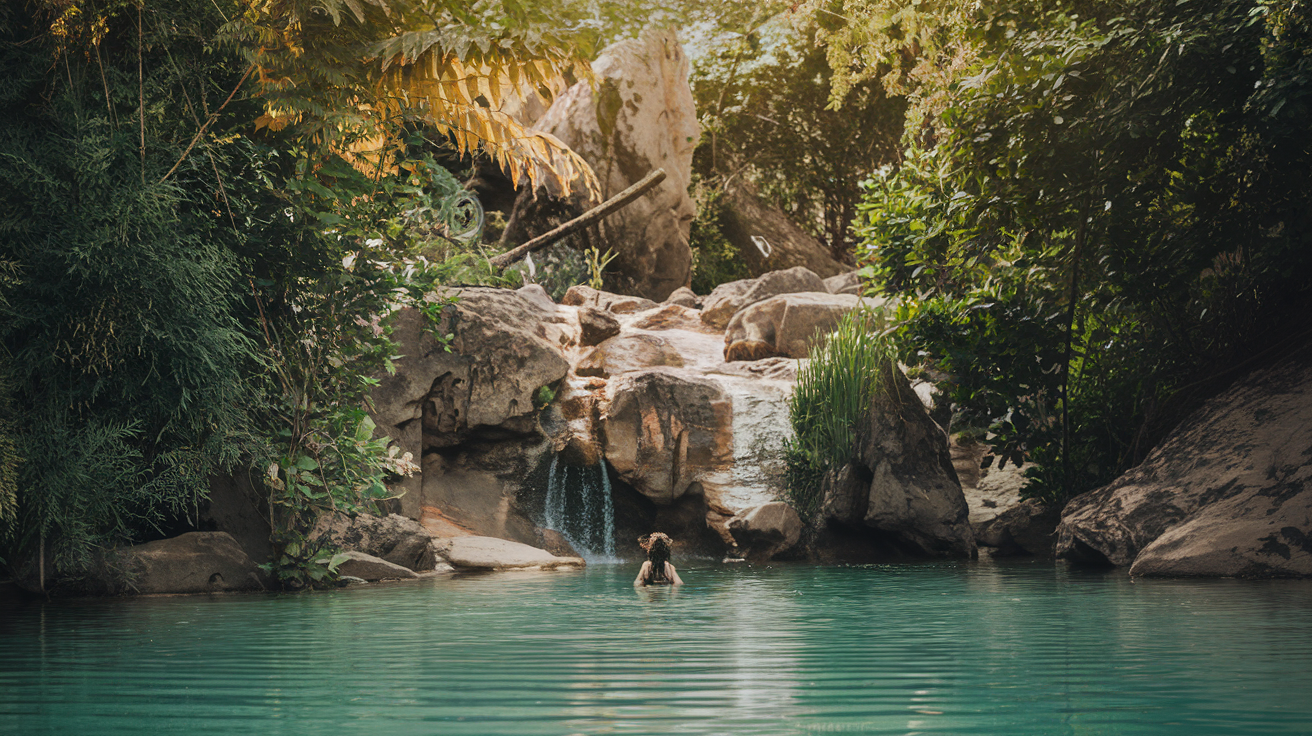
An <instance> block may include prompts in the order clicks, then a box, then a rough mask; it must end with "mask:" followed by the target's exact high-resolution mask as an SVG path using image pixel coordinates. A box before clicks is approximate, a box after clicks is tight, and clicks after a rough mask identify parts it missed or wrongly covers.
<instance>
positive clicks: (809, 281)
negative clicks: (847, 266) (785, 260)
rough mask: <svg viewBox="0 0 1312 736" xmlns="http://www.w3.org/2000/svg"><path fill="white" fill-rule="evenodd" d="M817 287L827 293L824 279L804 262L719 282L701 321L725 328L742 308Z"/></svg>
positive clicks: (705, 304) (704, 303)
mask: <svg viewBox="0 0 1312 736" xmlns="http://www.w3.org/2000/svg"><path fill="white" fill-rule="evenodd" d="M803 291H814V292H819V293H822V294H828V293H829V290H828V289H826V288H825V282H824V281H823V280H822V279H821V278H820V277H819V276H817V275H816V274H815V272H814V271H812V270H810V269H808V268H805V267H803V266H797V267H795V268H790V269H788V270H786V271H771V272H770V273H767V274H765V275H763V276H761V277H760V278H757V279H750V280H747V281H746V283H744V282H742V281H730V282H729V283H727V284H720V285H719V286H717V287H715V290H714V291H712V292H711V293H710V295H709V296H707V297H706V299H705V300H703V302H702V304H703V308H702V321H703V322H705V323H706V324H708V325H713V326H715V327H718V328H720V329H724V328H725V327H727V326H728V325H729V322H730V321H731V320H732V319H733V317H734V315H736V314H737V313H738V312H739V311H740V310H742V309H746V308H747V307H750V306H751V305H753V304H755V303H757V302H761V301H765V300H766V299H769V298H770V297H772V296H778V295H780V294H796V293H798V292H803Z"/></svg>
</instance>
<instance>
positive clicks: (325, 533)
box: [310, 514, 438, 580]
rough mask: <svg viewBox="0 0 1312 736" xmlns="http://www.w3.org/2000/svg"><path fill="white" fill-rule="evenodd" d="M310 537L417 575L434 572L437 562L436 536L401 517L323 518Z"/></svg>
mask: <svg viewBox="0 0 1312 736" xmlns="http://www.w3.org/2000/svg"><path fill="white" fill-rule="evenodd" d="M310 536H311V537H312V538H320V537H323V538H326V539H328V540H329V541H331V542H332V543H333V544H335V545H337V546H339V547H341V548H342V549H343V550H352V551H356V552H361V553H364V554H367V555H372V556H374V557H377V558H381V559H382V560H385V561H386V562H389V563H391V564H394V565H400V566H401V567H404V568H406V569H408V570H413V571H414V572H427V571H429V570H432V569H433V568H435V567H436V566H437V562H438V560H437V558H436V557H435V556H434V554H433V535H432V534H431V533H430V532H429V531H428V530H427V529H425V528H424V527H423V526H422V525H421V524H420V523H419V522H417V521H415V520H414V519H408V518H406V517H404V516H401V515H400V514H390V515H388V516H386V517H377V516H372V515H370V514H360V515H358V516H356V517H355V518H354V519H352V518H351V517H349V516H346V515H345V514H335V515H333V516H327V517H323V518H321V519H320V520H319V523H318V525H316V527H315V529H314V531H313V532H312V533H311V535H310ZM351 574H352V575H355V576H356V577H360V578H364V579H366V580H369V579H370V578H369V577H367V576H365V575H359V574H357V573H351Z"/></svg>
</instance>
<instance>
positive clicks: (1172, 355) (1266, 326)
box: [856, 0, 1312, 502]
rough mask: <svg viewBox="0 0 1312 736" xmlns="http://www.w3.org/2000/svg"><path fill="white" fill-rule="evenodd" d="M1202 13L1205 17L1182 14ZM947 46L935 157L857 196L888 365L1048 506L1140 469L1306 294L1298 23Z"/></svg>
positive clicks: (1043, 26)
mask: <svg viewBox="0 0 1312 736" xmlns="http://www.w3.org/2000/svg"><path fill="white" fill-rule="evenodd" d="M1204 8H1205V11H1206V12H1203V11H1204ZM988 11H989V14H988V16H987V17H982V18H981V19H980V20H979V22H976V23H969V24H964V25H963V26H962V28H961V30H960V31H959V33H960V36H959V37H958V38H957V39H956V41H955V43H957V44H958V45H960V46H963V47H964V46H969V47H970V48H971V49H972V57H973V58H974V62H973V64H974V66H973V67H972V68H970V69H969V70H966V71H964V72H963V73H962V74H960V75H959V76H958V77H957V80H956V81H955V82H954V83H953V84H952V85H951V86H950V91H951V95H950V101H949V103H948V104H946V105H945V106H944V107H943V111H942V116H941V117H940V118H939V119H938V120H937V125H938V136H939V138H940V142H939V145H938V147H937V148H936V149H934V150H932V151H925V152H918V151H913V152H912V153H910V154H909V155H908V157H907V163H906V165H905V166H904V167H903V168H902V169H901V170H900V171H898V172H895V173H894V172H890V173H887V174H883V175H880V176H877V177H873V178H872V179H871V180H870V181H869V182H867V184H866V203H865V204H864V205H863V207H862V212H861V216H860V218H859V221H858V223H857V225H856V232H857V233H858V234H859V236H860V237H861V238H862V240H863V259H864V260H865V261H867V262H868V263H870V264H871V266H872V268H873V269H874V271H875V272H876V273H877V275H878V277H877V279H876V282H877V283H882V289H883V290H884V291H885V292H887V293H892V294H898V295H900V296H901V297H902V307H901V310H900V312H899V316H900V318H901V319H902V326H901V328H900V329H899V331H898V333H897V335H896V342H897V345H898V351H899V354H900V356H901V357H902V358H903V359H904V360H908V361H928V362H930V363H932V364H934V365H936V366H937V367H938V368H940V369H942V370H944V371H946V372H948V373H950V374H952V383H951V386H950V387H949V388H950V390H951V392H952V399H953V403H954V405H955V406H956V407H957V409H958V411H959V412H960V415H959V421H960V422H961V423H963V424H965V425H967V426H973V427H975V428H978V429H981V430H984V429H987V431H988V432H989V433H990V439H989V441H990V443H991V444H992V445H993V446H994V449H995V451H996V452H997V453H998V454H999V455H1000V456H1001V457H1002V458H1004V459H1005V460H1009V461H1012V462H1019V461H1021V460H1031V461H1034V462H1035V463H1036V467H1035V468H1034V469H1033V470H1032V471H1031V472H1030V478H1031V482H1030V484H1029V486H1028V487H1027V489H1026V491H1027V493H1029V494H1031V495H1034V496H1038V497H1041V498H1043V499H1045V500H1048V501H1053V502H1060V501H1061V500H1063V499H1065V498H1067V497H1069V496H1070V495H1072V494H1074V493H1078V492H1081V491H1084V490H1087V489H1090V488H1093V487H1096V486H1098V485H1101V484H1103V483H1105V482H1107V481H1108V480H1110V479H1111V478H1112V477H1114V476H1115V475H1116V474H1117V473H1119V472H1120V471H1122V470H1124V469H1125V468H1127V467H1129V466H1132V465H1134V464H1136V463H1137V462H1139V461H1140V460H1141V459H1142V458H1143V457H1144V455H1145V454H1146V452H1147V451H1148V450H1149V449H1150V448H1151V447H1152V445H1153V444H1154V443H1155V442H1156V441H1157V440H1158V439H1160V437H1161V436H1163V434H1164V433H1165V432H1166V431H1167V430H1169V429H1170V428H1171V427H1172V426H1173V425H1174V424H1175V422H1178V421H1179V420H1180V419H1182V418H1183V416H1184V415H1185V414H1186V413H1187V411H1188V410H1190V409H1191V408H1192V407H1194V406H1196V405H1197V404H1198V403H1199V402H1200V401H1201V400H1202V399H1204V398H1206V397H1207V396H1208V395H1209V392H1214V391H1216V390H1218V389H1219V388H1221V387H1223V386H1224V383H1225V381H1227V380H1229V379H1231V378H1233V377H1235V376H1236V375H1238V373H1239V372H1240V371H1242V370H1243V369H1244V367H1245V366H1246V365H1251V364H1250V363H1249V360H1248V359H1249V358H1250V357H1251V356H1252V354H1253V353H1254V352H1256V350H1255V348H1254V346H1257V345H1263V344H1270V343H1272V342H1273V341H1276V340H1278V339H1279V337H1278V336H1279V335H1280V333H1281V332H1282V331H1289V332H1298V331H1299V330H1301V329H1305V327H1301V326H1300V325H1301V324H1302V322H1301V321H1302V320H1303V317H1302V315H1304V314H1306V313H1307V306H1308V301H1309V294H1310V293H1312V289H1310V284H1309V278H1308V276H1307V274H1308V273H1310V271H1309V270H1308V267H1309V265H1312V264H1309V257H1310V256H1309V254H1312V248H1309V247H1308V246H1309V245H1312V244H1309V243H1308V237H1309V235H1308V233H1309V227H1308V226H1309V224H1312V222H1309V219H1308V212H1309V211H1312V209H1309V204H1312V202H1309V201H1308V197H1309V195H1308V192H1309V191H1312V190H1309V188H1308V185H1309V183H1312V182H1309V181H1308V176H1309V171H1312V168H1309V163H1312V162H1310V161H1309V159H1308V155H1309V154H1308V151H1307V149H1306V146H1305V145H1304V142H1305V141H1306V140H1307V136H1308V133H1309V131H1308V129H1307V125H1308V123H1307V121H1308V119H1309V118H1307V117H1306V115H1301V116H1300V114H1293V115H1286V114H1285V111H1286V110H1287V109H1288V108H1289V107H1290V106H1293V107H1294V108H1296V109H1298V110H1301V111H1305V110H1307V109H1308V108H1307V97H1306V94H1307V93H1306V92H1305V91H1303V90H1304V89H1305V87H1304V84H1303V82H1304V81H1305V80H1307V79H1308V78H1309V77H1308V74H1307V72H1306V71H1305V66H1306V65H1305V63H1304V62H1303V59H1305V58H1306V56H1307V50H1308V38H1309V36H1308V30H1309V17H1308V12H1309V11H1308V10H1307V9H1306V8H1305V7H1304V6H1302V5H1301V4H1300V5H1294V6H1290V7H1289V8H1287V9H1282V10H1281V12H1272V6H1269V5H1267V4H1263V3H1259V2H1253V1H1251V0H1219V1H1217V2H1206V3H1201V2H1192V1H1187V2H1183V3H1176V2H1165V1H1164V0H1160V1H1159V0H1145V1H1142V2H1117V3H1110V4H1104V5H1101V6H1098V8H1097V9H1096V11H1095V12H1090V8H1088V7H1086V6H1083V5H1080V6H1077V5H1073V4H1070V3H1055V4H1049V5H1047V6H1045V7H1044V8H1043V9H1042V11H1041V12H1035V10H1034V9H1033V8H1031V7H1029V6H1021V5H1013V4H1003V5H1000V6H994V7H991V8H989V9H988Z"/></svg>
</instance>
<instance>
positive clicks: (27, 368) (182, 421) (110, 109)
mask: <svg viewBox="0 0 1312 736" xmlns="http://www.w3.org/2000/svg"><path fill="white" fill-rule="evenodd" d="M115 7H117V6H115ZM46 9H47V8H46V6H43V5H36V4H32V5H31V6H29V7H26V8H22V9H17V8H15V7H13V6H8V7H7V9H6V10H5V11H4V13H3V15H0V58H3V59H4V66H5V68H6V70H7V71H8V72H9V74H8V77H9V78H8V84H6V86H5V88H4V89H3V90H2V91H0V105H3V106H4V108H5V110H6V114H5V115H4V116H3V120H0V261H4V262H7V263H10V264H12V265H13V269H14V270H13V272H12V273H14V274H15V275H16V277H17V278H15V279H9V280H7V282H6V283H4V284H3V286H2V287H0V288H3V299H4V305H3V310H4V319H0V341H2V342H3V350H4V353H5V354H6V355H7V357H8V360H7V361H6V369H7V372H8V374H9V376H8V378H9V379H10V381H11V386H12V393H11V397H12V407H13V412H14V414H13V419H12V421H11V422H10V426H12V427H13V429H12V431H11V433H10V434H9V437H10V438H11V439H12V441H13V443H14V444H15V445H16V451H17V452H16V454H17V455H21V456H22V457H23V458H24V463H23V464H22V465H21V466H20V468H19V473H18V483H17V489H16V490H17V494H16V505H17V508H16V513H13V514H10V515H6V517H5V518H4V519H3V521H4V522H7V523H5V526H6V527H8V531H9V535H8V546H9V552H8V554H6V557H7V558H8V559H9V561H10V562H11V564H19V563H21V562H24V561H27V560H34V559H35V558H37V557H40V556H42V555H44V556H45V557H47V558H48V559H47V563H48V564H47V566H46V572H47V573H48V574H49V573H53V574H54V575H57V576H58V575H68V576H70V577H72V576H76V575H77V574H78V573H79V571H80V570H81V569H82V568H84V567H85V565H86V564H87V562H88V561H89V560H90V559H91V558H92V556H93V553H94V551H95V549H96V548H97V547H104V546H108V545H112V544H115V543H119V542H122V541H126V540H129V539H133V538H139V537H140V535H142V534H145V533H149V532H150V530H151V528H152V526H153V525H156V524H158V523H159V522H160V521H161V520H163V519H164V517H165V516H166V515H172V514H180V513H181V512H182V511H183V510H184V509H185V508H194V505H195V503H196V501H197V499H198V498H199V497H201V496H202V495H203V494H204V493H205V490H206V486H205V482H206V479H207V475H208V473H209V472H210V471H212V470H214V469H216V468H219V467H221V466H223V465H224V464H227V463H231V462H233V461H234V460H235V459H236V457H237V456H238V455H239V453H240V452H242V449H243V448H244V447H246V446H247V445H248V444H249V442H250V440H249V430H250V421H249V417H248V415H247V409H248V407H250V406H251V405H252V404H254V403H256V402H255V400H254V397H255V392H254V391H252V388H251V386H250V385H249V384H248V383H247V382H246V381H245V376H246V374H247V372H248V371H249V370H250V369H251V368H252V367H253V366H254V365H255V364H256V361H257V360H258V358H257V355H256V351H255V345H254V343H253V342H252V341H251V340H250V338H249V336H248V333H247V332H246V331H245V330H244V329H243V327H242V325H241V323H240V320H239V318H238V317H237V312H238V311H239V309H240V303H241V299H242V286H243V281H242V280H241V278H240V276H239V273H240V266H239V261H238V259H237V257H236V256H235V255H234V252H233V251H234V246H235V238H234V236H233V235H232V231H231V229H230V228H229V227H228V226H227V224H226V223H225V221H224V219H220V218H219V217H216V216H215V214H216V213H217V212H222V211H224V209H225V204H224V201H223V197H222V195H221V194H220V192H219V190H218V188H217V187H215V186H214V183H213V180H211V183H210V186H208V187H193V186H188V185H187V184H183V183H179V182H178V181H177V180H176V179H174V180H169V181H162V179H163V176H164V174H165V172H166V171H167V170H168V169H169V168H170V166H171V165H172V164H173V163H174V162H175V161H176V160H177V159H178V157H179V156H180V154H181V152H182V149H183V148H184V147H185V146H186V141H187V140H188V139H189V138H190V137H191V135H192V132H193V131H194V127H193V126H194V122H193V121H194V120H195V117H194V115H195V114H197V113H198V112H199V111H198V110H196V109H195V108H193V107H192V106H191V105H192V104H193V102H194V104H196V105H199V104H200V103H199V102H198V101H197V100H198V96H199V95H201V94H203V93H204V94H210V95H212V96H217V95H218V94H219V93H217V92H214V91H213V90H204V91H203V85H202V84H200V82H201V81H202V80H200V79H197V78H195V77H192V76H190V75H189V73H188V72H190V71H193V70H194V69H196V68H198V67H204V68H206V69H208V70H209V74H210V77H209V79H208V80H206V81H208V82H210V83H212V84H214V86H215V87H217V86H218V85H220V84H223V83H226V82H227V81H228V80H229V79H230V77H229V76H228V75H229V74H230V69H229V68H228V67H227V66H226V65H225V63H224V60H223V59H221V58H220V59H202V58H201V57H202V56H203V51H204V50H203V48H201V47H200V46H199V45H193V47H192V48H185V47H184V45H183V44H178V45H177V46H176V47H175V48H173V49H172V50H171V52H169V53H164V52H163V51H162V49H161V48H160V47H158V46H156V47H154V48H153V49H149V50H147V51H146V52H145V56H146V58H145V60H144V62H143V66H146V68H148V69H149V70H150V73H149V74H148V75H146V76H145V77H143V78H142V79H141V80H140V81H139V80H138V77H137V64H136V58H135V57H136V54H135V49H136V37H137V33H136V29H135V23H134V22H133V21H135V18H133V19H131V20H129V19H128V18H125V17H117V16H114V15H113V14H112V13H111V14H109V15H107V16H105V17H106V19H107V25H106V27H105V34H106V37H111V38H114V39H115V42H116V43H119V42H125V41H126V39H127V38H131V39H132V42H131V46H130V48H132V49H133V53H131V54H130V55H129V54H127V53H123V54H116V55H109V54H99V55H98V54H96V53H86V54H83V53H80V52H78V53H75V52H71V51H69V50H67V49H63V48H62V46H61V44H64V43H68V42H70V39H72V38H73V37H74V36H75V35H76V28H74V25H75V24H72V23H71V22H70V23H69V24H66V25H65V27H64V31H63V33H64V35H62V36H61V35H59V34H55V33H51V32H48V30H47V29H48V28H49V22H50V20H49V18H46V17H44V16H39V15H33V14H32V13H41V12H43V11H45V10H46ZM114 9H115V8H109V9H107V10H106V12H107V13H108V12H109V11H111V10H114ZM122 9H123V8H121V7H118V8H117V10H122ZM86 11H87V12H88V13H90V12H91V11H92V9H91V8H87V9H86ZM132 15H133V16H135V13H133V14H132ZM198 16H201V17H202V19H203V13H201V14H194V13H191V12H186V13H184V12H182V11H181V9H180V8H177V7H172V8H169V7H164V8H160V9H159V10H157V11H156V13H155V14H152V15H150V16H147V19H146V22H145V24H144V25H143V29H142V33H143V35H144V37H145V42H146V43H147V44H153V43H155V42H157V41H159V40H161V35H162V34H168V33H177V34H179V35H183V34H190V33H191V32H193V31H194V30H195V28H196V23H197V22H198V20H197V18H198ZM161 26H162V27H166V28H170V29H171V30H169V31H160V30H159V28H160V27H161ZM129 27H132V32H131V34H130V35H129V34H128V33H127V29H128V28H129ZM105 43H109V42H108V41H106V42H105ZM125 45H126V44H125ZM88 50H89V49H88ZM54 69H58V70H59V73H58V74H55V73H53V70H54ZM143 90H144V91H143ZM142 94H145V95H148V103H149V104H148V105H147V106H146V107H145V109H144V115H142V114H138V107H139V106H138V104H137V99H138V96H139V95H142ZM189 95H190V96H191V97H190V100H191V101H192V102H189V101H188V96H189ZM216 105H217V103H216ZM143 118H144V119H143ZM143 130H144V133H143ZM143 135H144V137H145V142H146V150H145V153H144V155H143V153H142V150H141V138H142V136H143ZM203 150H204V149H203ZM198 160H199V161H203V162H204V163H205V166H206V167H211V166H217V165H218V163H213V164H212V163H211V159H209V157H208V155H206V154H198ZM218 160H219V159H218V158H217V155H216V158H215V159H213V161H215V162H217V161H218ZM7 454H8V456H9V457H10V458H12V457H13V454H9V453H7Z"/></svg>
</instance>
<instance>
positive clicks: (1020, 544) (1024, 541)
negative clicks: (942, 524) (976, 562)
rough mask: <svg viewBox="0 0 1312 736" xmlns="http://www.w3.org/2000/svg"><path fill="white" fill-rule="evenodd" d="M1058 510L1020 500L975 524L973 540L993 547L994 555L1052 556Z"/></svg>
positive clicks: (1049, 506)
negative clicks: (986, 519)
mask: <svg viewBox="0 0 1312 736" xmlns="http://www.w3.org/2000/svg"><path fill="white" fill-rule="evenodd" d="M1060 521H1061V509H1060V508H1059V507H1057V506H1052V505H1047V504H1042V503H1039V502H1038V501H1035V500H1033V499H1030V500H1027V501H1021V502H1020V503H1018V504H1016V505H1014V506H1011V507H1010V508H1008V509H1007V510H1005V511H1003V512H1002V513H1000V514H998V515H997V516H995V517H993V518H991V519H989V520H988V521H985V522H983V523H981V524H978V525H976V526H975V542H976V543H977V544H979V545H980V546H982V547H993V548H995V549H996V550H997V551H996V552H995V553H994V556H995V557H1022V556H1032V557H1041V558H1051V557H1052V555H1053V550H1054V548H1055V546H1056V544H1057V524H1058V523H1059V522H1060Z"/></svg>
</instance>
